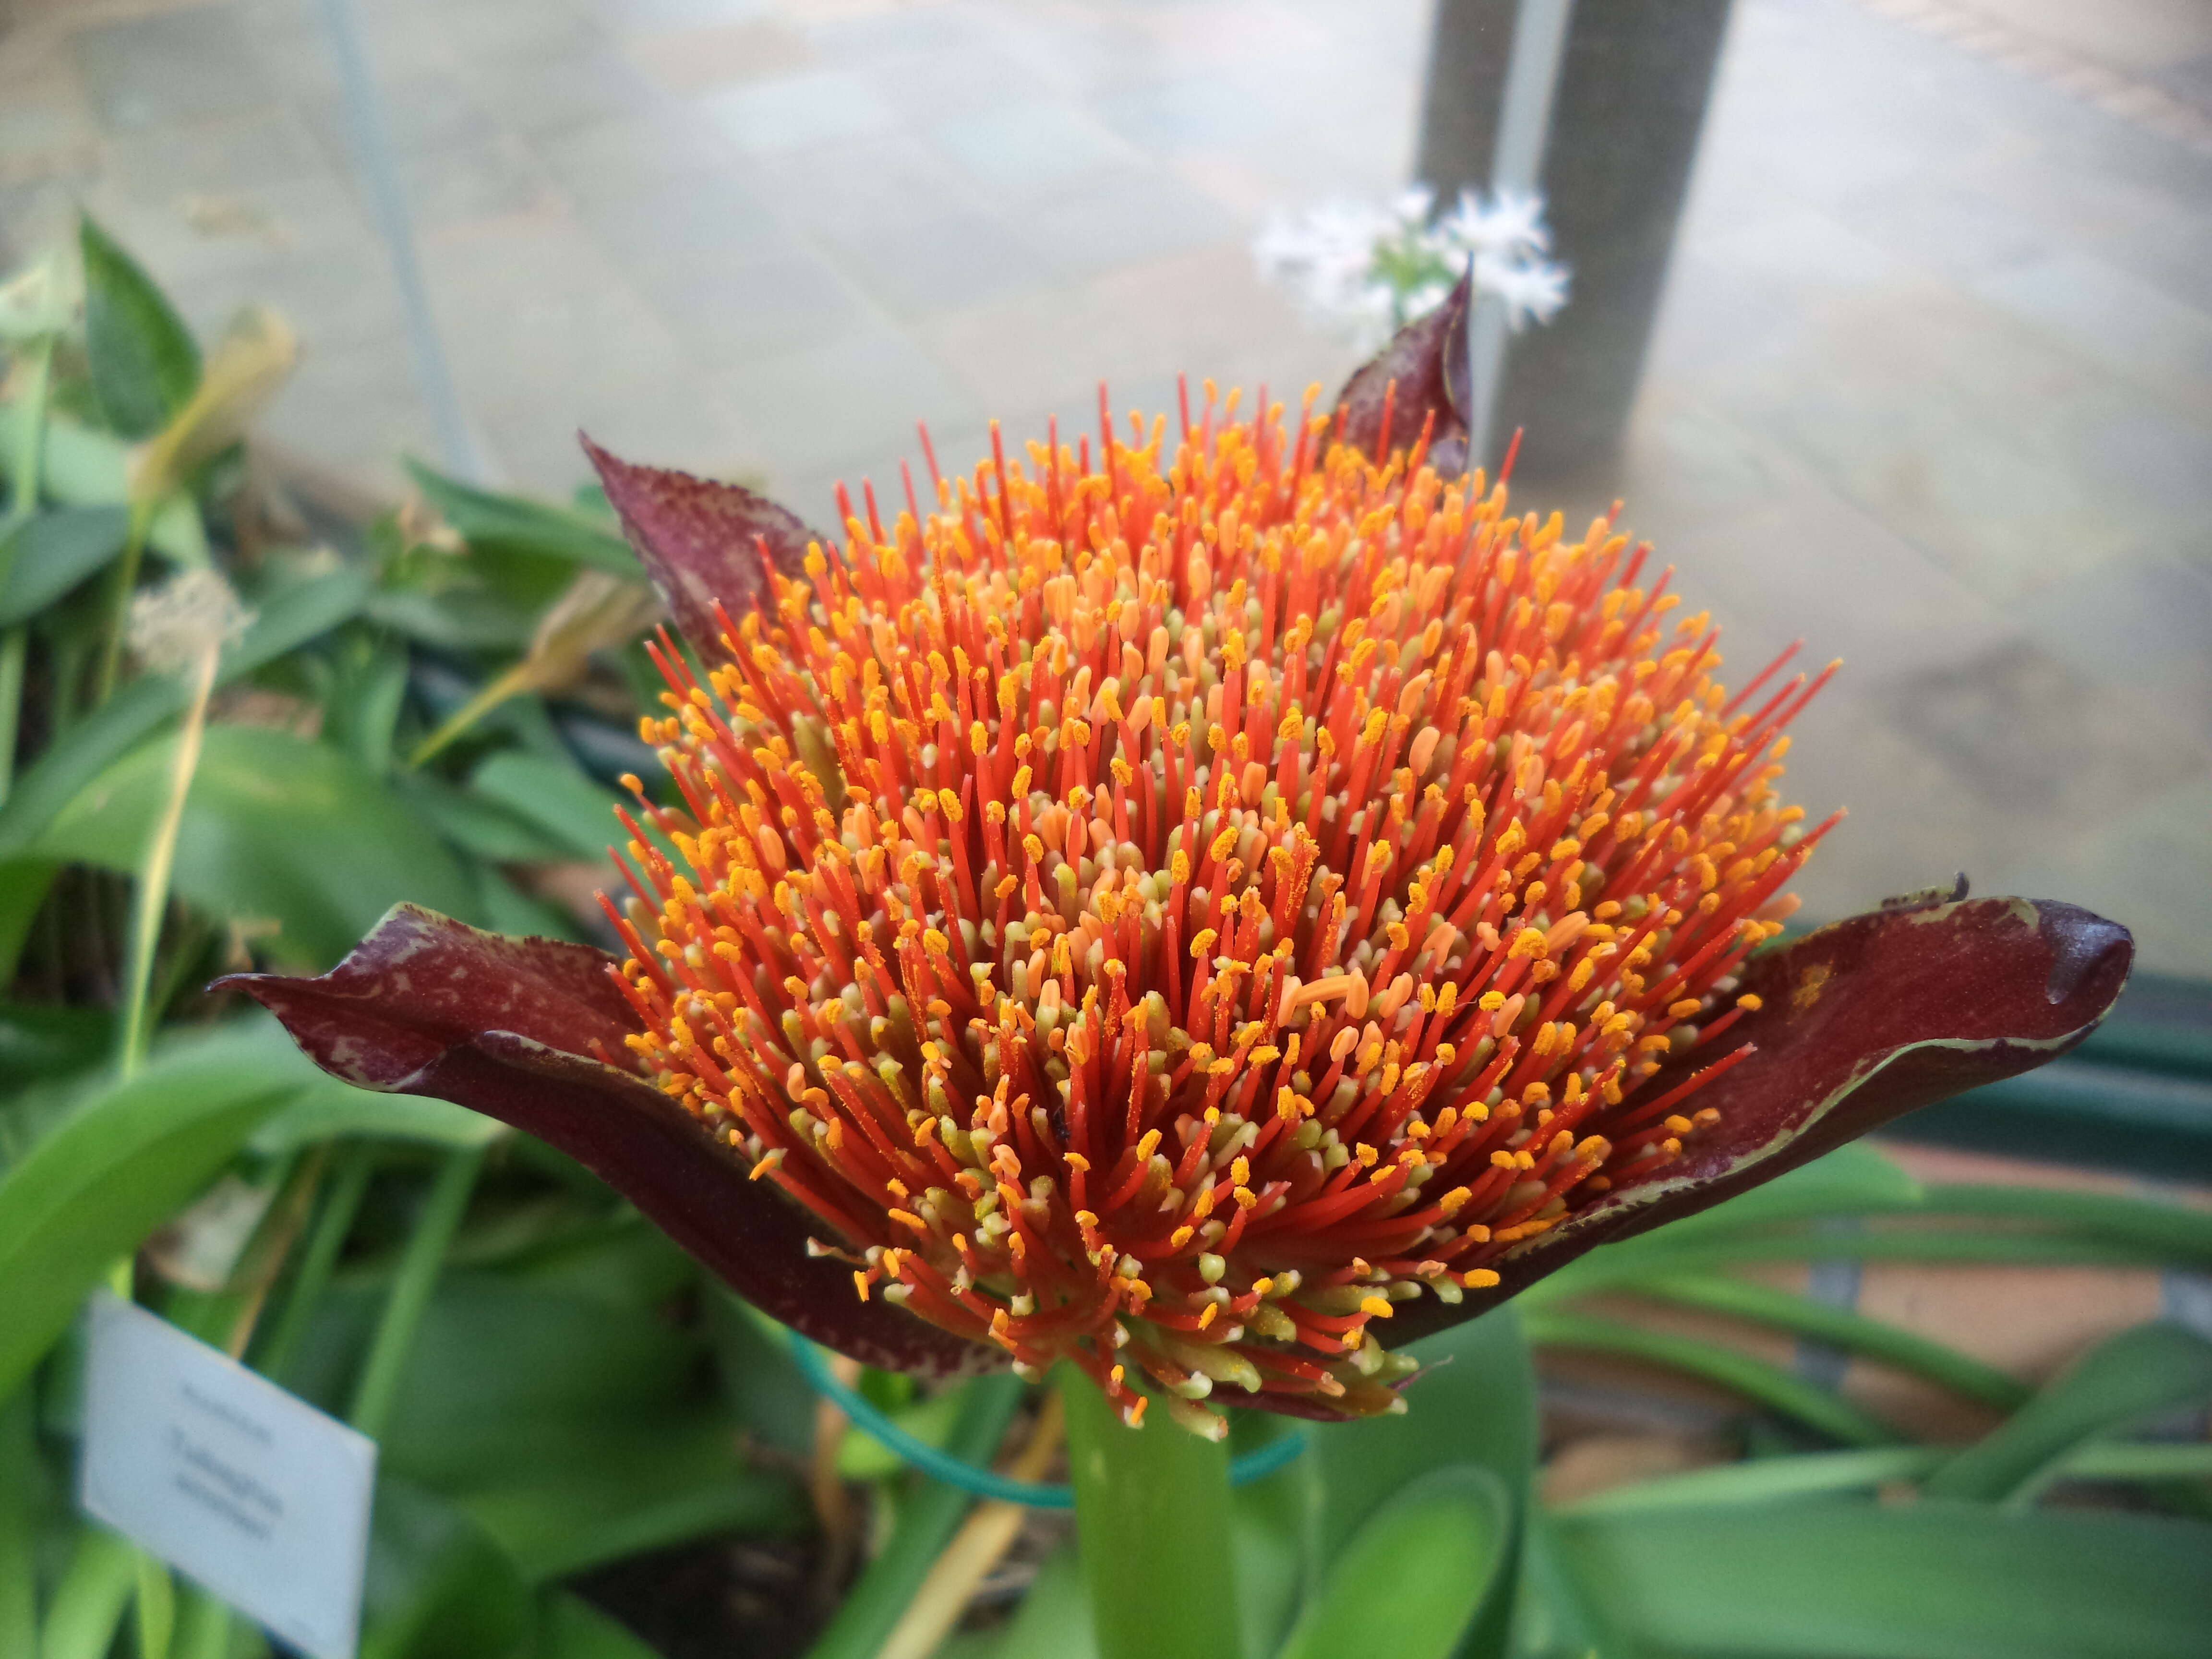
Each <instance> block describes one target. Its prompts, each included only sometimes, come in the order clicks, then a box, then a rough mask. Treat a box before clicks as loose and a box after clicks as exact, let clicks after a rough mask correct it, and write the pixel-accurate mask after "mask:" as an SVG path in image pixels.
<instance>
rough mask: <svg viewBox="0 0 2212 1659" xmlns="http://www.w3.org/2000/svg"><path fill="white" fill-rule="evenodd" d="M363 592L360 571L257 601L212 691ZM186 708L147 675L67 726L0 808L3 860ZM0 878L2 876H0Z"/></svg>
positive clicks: (179, 692)
mask: <svg viewBox="0 0 2212 1659" xmlns="http://www.w3.org/2000/svg"><path fill="white" fill-rule="evenodd" d="M367 591H368V582H367V580H366V578H364V577H363V576H362V574H361V572H359V571H357V570H350V569H347V570H336V571H332V572H331V574H328V575H325V576H315V577H310V578H308V579H307V580H302V581H297V582H293V583H289V584H288V585H287V586H283V587H282V588H279V589H277V590H276V592H272V593H269V594H266V595H262V596H259V597H257V598H256V599H255V600H254V610H255V620H254V622H253V623H252V625H251V626H250V627H248V628H247V629H246V632H245V634H244V635H243V636H241V637H240V640H239V641H238V642H237V643H236V644H235V645H234V646H232V647H230V649H228V651H226V652H224V653H222V666H221V667H220V669H219V670H218V671H217V673H216V684H217V685H218V686H222V685H228V684H232V683H234V681H236V680H238V679H239V678H241V677H243V676H245V675H246V674H250V673H252V672H253V671H255V670H256V669H258V668H260V667H262V666H263V665H265V664H268V663H270V662H273V661H274V660H275V659H277V658H278V657H281V656H283V655H284V654H285V653H288V652H290V651H294V650H296V649H298V648H299V647H301V646H302V645H304V644H306V643H307V641H309V640H312V639H313V638H314V637H315V636H316V635H319V634H322V633H325V632H326V631H327V630H328V629H332V628H335V627H337V625H338V624H339V623H342V622H343V621H345V620H346V619H347V618H348V617H351V616H353V615H354V614H355V613H356V612H357V611H359V610H360V609H361V605H362V597H363V596H364V594H365V593H366V592H367ZM184 706H185V692H184V687H183V684H181V683H180V682H179V680H178V678H177V677H176V676H174V675H173V674H148V675H145V676H143V678H138V679H135V680H133V681H131V683H130V684H128V685H125V686H124V687H123V688H122V689H121V690H118V691H117V692H116V694H115V695H114V696H112V697H111V698H109V699H108V700H107V702H106V704H105V705H103V706H102V707H101V708H100V710H99V711H98V712H97V713H95V714H91V715H88V717H86V718H85V719H84V720H80V721H78V722H77V723H76V725H75V726H71V727H70V729H69V732H68V733H67V735H66V736H65V737H64V738H63V739H62V740H61V741H60V742H58V743H57V744H54V745H53V747H52V748H51V749H49V750H47V751H46V753H45V754H43V755H41V756H40V757H39V758H38V761H37V762H36V763H34V764H33V765H32V766H31V767H30V768H28V769H27V770H26V771H25V772H24V773H23V774H22V775H21V776H20V777H18V778H17V779H16V780H15V788H14V789H13V790H12V791H11V792H10V793H9V796H8V800H7V804H6V805H4V806H0V858H9V857H14V856H18V855H20V854H22V853H23V852H24V851H25V849H27V848H29V847H30V846H31V845H32V844H33V842H36V841H37V840H38V838H39V836H40V835H41V834H42V833H43V832H44V831H45V830H46V827H47V826H48V825H49V824H51V823H52V822H53V819H54V815H55V814H56V813H58V812H59V811H61V810H62V809H63V808H64V807H65V806H67V805H69V803H70V801H71V800H72V799H75V798H76V796H77V794H78V793H80V792H81V791H82V789H83V788H84V787H85V786H86V785H87V784H88V783H89V782H91V781H92V780H93V779H94V778H95V777H96V776H98V775H100V772H101V771H103V770H104V769H106V767H108V766H109V765H110V764H112V763H113V762H114V761H116V760H117V759H118V757H121V756H123V755H125V754H126V753H128V752H129V750H131V747H132V745H134V744H137V743H138V742H139V741H141V740H142V739H143V738H145V737H146V736H148V734H149V733H150V732H154V731H155V730H156V729H158V728H159V727H160V726H161V723H162V722H163V721H165V720H169V719H172V718H173V717H174V716H175V715H177V714H180V713H181V712H183V709H184ZM5 873H6V872H4V870H0V875H4V874H5ZM11 879H12V878H11ZM8 887H9V881H0V890H5V889H6V888H8ZM0 943H4V933H0Z"/></svg>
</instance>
